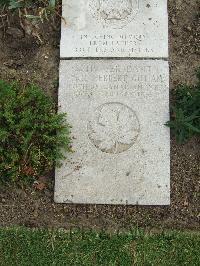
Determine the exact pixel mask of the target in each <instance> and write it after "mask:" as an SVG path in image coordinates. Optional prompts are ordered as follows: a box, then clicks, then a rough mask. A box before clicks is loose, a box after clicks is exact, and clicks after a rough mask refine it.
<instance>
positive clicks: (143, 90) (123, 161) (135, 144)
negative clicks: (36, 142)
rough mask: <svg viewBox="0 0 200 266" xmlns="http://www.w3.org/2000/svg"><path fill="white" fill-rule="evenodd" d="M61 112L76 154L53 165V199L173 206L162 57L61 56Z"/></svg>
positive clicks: (166, 79) (166, 78)
mask: <svg viewBox="0 0 200 266" xmlns="http://www.w3.org/2000/svg"><path fill="white" fill-rule="evenodd" d="M123 16H125V14H124V15H123ZM59 111H61V112H66V113H67V114H68V122H69V123H70V124H71V125H72V137H73V149H74V153H72V154H67V159H66V160H65V161H64V164H63V166H62V167H61V168H60V169H56V180H55V201H56V202H59V203H82V204H83V203H85V204H139V205H168V204H169V203H170V134H169V129H168V128H167V127H166V126H165V125H164V124H165V123H166V121H168V120H169V68H168V62H167V61H164V60H61V65H60V87H59Z"/></svg>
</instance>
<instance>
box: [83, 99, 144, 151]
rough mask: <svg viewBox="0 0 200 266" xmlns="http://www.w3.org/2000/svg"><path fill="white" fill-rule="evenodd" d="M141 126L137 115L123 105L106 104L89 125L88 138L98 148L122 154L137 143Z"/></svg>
mask: <svg viewBox="0 0 200 266" xmlns="http://www.w3.org/2000/svg"><path fill="white" fill-rule="evenodd" d="M139 132H140V125H139V121H138V118H137V116H136V113H135V112H134V111H133V110H132V109H131V108H130V107H128V106H127V105H125V104H122V103H114V102H111V103H105V104H103V105H101V106H100V107H99V108H97V109H96V111H95V112H94V114H93V115H92V118H91V120H90V121H89V123H88V136H89V139H90V140H91V142H92V143H93V144H94V145H95V147H96V148H98V149H100V150H101V151H103V152H107V153H121V152H124V151H126V150H128V149H129V148H130V147H131V146H132V145H133V144H134V142H135V141H136V139H137V137H138V135H139Z"/></svg>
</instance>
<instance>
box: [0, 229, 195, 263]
mask: <svg viewBox="0 0 200 266" xmlns="http://www.w3.org/2000/svg"><path fill="white" fill-rule="evenodd" d="M0 265H3V266H4V265H5V266H6V265H9V266H10V265H13V266H14V265H18V266H21V265H27V266H32V265H33V266H35V265H41V266H45V265H48V266H51V265H56V266H60V265H80V266H82V265H87V266H89V265H102V266H106V265H120V266H121V265H122V266H123V265H124V266H129V265H146V266H148V265H165V266H166V265H170V266H171V265H176V266H178V265H192V266H195V265H200V236H199V234H195V233H189V232H188V233H186V232H185V233H183V232H167V233H159V234H145V233H144V232H141V231H140V232H138V231H137V230H135V231H134V232H132V233H129V234H118V235H117V234H108V233H97V232H94V231H83V232H81V231H76V232H69V231H64V230H41V229H33V230H32V229H26V228H1V229H0Z"/></svg>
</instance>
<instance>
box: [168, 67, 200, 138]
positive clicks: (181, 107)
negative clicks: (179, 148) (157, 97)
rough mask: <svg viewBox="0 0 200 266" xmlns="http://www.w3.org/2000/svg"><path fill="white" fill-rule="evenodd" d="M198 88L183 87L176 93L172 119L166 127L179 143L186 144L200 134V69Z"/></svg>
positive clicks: (199, 72)
mask: <svg viewBox="0 0 200 266" xmlns="http://www.w3.org/2000/svg"><path fill="white" fill-rule="evenodd" d="M197 77H198V82H197V85H196V86H187V85H181V86H178V88H177V89H176V90H175V92H174V99H175V103H174V105H173V106H172V119H171V121H169V122H167V123H166V125H167V126H169V127H170V128H171V129H172V132H173V133H174V134H175V136H176V140H177V142H178V143H185V142H186V141H188V140H189V139H190V138H191V137H192V136H194V135H199V134H200V69H199V70H198V72H197Z"/></svg>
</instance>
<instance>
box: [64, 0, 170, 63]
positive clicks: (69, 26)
mask: <svg viewBox="0 0 200 266" xmlns="http://www.w3.org/2000/svg"><path fill="white" fill-rule="evenodd" d="M62 16H63V18H64V19H63V20H62V30H61V49H60V51H61V52H60V54H61V58H68V57H140V58H145V57H146V58H167V57H168V15H167V0H63V14H62Z"/></svg>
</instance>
